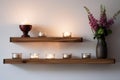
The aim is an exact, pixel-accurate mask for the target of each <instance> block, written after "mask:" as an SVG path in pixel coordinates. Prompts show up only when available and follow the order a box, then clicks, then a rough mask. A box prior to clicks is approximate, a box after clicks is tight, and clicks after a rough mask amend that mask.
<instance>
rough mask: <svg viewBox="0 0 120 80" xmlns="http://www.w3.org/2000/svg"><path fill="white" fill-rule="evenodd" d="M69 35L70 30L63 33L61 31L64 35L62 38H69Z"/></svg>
mask: <svg viewBox="0 0 120 80" xmlns="http://www.w3.org/2000/svg"><path fill="white" fill-rule="evenodd" d="M71 35H72V33H71V32H64V33H63V37H64V38H70V37H71Z"/></svg>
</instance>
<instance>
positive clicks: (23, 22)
mask: <svg viewBox="0 0 120 80" xmlns="http://www.w3.org/2000/svg"><path fill="white" fill-rule="evenodd" d="M21 25H30V24H29V21H28V19H24V21H22V22H21Z"/></svg>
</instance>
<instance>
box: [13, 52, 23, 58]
mask: <svg viewBox="0 0 120 80" xmlns="http://www.w3.org/2000/svg"><path fill="white" fill-rule="evenodd" d="M21 58H22V53H12V59H21Z"/></svg>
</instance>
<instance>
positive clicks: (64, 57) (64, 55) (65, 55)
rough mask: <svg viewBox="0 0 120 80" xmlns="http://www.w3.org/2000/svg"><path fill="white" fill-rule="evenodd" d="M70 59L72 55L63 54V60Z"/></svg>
mask: <svg viewBox="0 0 120 80" xmlns="http://www.w3.org/2000/svg"><path fill="white" fill-rule="evenodd" d="M71 57H72V54H63V59H69V58H71Z"/></svg>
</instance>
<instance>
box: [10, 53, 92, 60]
mask: <svg viewBox="0 0 120 80" xmlns="http://www.w3.org/2000/svg"><path fill="white" fill-rule="evenodd" d="M12 58H13V59H21V58H22V53H12ZM39 58H40V57H39V54H38V53H31V54H30V59H39ZM71 58H72V54H67V53H66V54H63V59H71ZM88 58H91V53H82V59H88ZM45 59H55V54H46V56H45Z"/></svg>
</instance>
